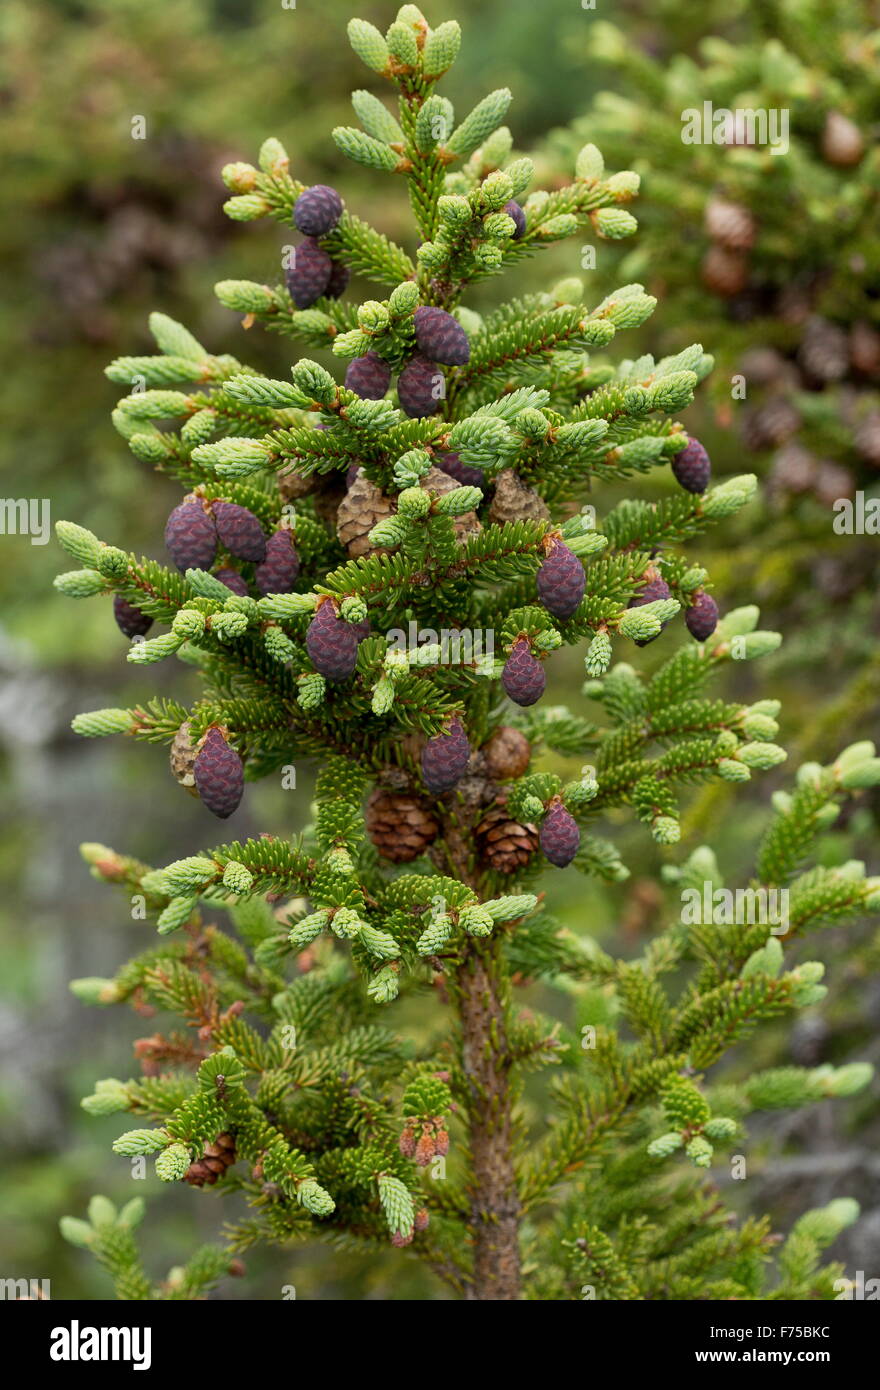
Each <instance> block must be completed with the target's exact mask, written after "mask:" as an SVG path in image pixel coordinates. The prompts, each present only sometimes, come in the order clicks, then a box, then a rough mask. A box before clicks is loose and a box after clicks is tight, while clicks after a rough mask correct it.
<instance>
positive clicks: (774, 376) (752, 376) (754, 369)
mask: <svg viewBox="0 0 880 1390" xmlns="http://www.w3.org/2000/svg"><path fill="white" fill-rule="evenodd" d="M739 370H740V371H741V372H742V374H743V376H744V377H745V378H746V381H747V382H748V384H749V385H750V386H770V385H771V384H772V383H773V382H775V381H778V380H779V378H780V377H781V376H783V375H785V373H786V371H791V368H790V367H789V364H788V363H787V362H786V360H785V358H784V357H783V356H782V353H781V352H777V351H776V349H775V348H771V347H756V348H749V350H748V352H745V353H743V355H742V357H741V358H740V362H739Z"/></svg>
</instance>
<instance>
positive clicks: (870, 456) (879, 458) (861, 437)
mask: <svg viewBox="0 0 880 1390" xmlns="http://www.w3.org/2000/svg"><path fill="white" fill-rule="evenodd" d="M855 443H856V448H857V449H858V451H859V453H860V454H861V455H862V457H863V458H865V459H867V461H868V463H873V464H874V465H875V466H877V467H880V411H878V410H872V411H871V413H870V414H869V415H866V416H865V418H864V420H862V422H861V424H860V425H859V427H858V429H857V430H856V434H855Z"/></svg>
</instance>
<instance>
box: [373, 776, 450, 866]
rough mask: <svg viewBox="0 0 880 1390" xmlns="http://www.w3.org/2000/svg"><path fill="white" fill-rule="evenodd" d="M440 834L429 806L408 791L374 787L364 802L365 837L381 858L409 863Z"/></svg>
mask: <svg viewBox="0 0 880 1390" xmlns="http://www.w3.org/2000/svg"><path fill="white" fill-rule="evenodd" d="M439 833H440V825H439V822H438V820H437V818H436V816H435V815H434V813H433V811H432V809H431V805H430V803H429V802H427V801H425V800H424V798H423V797H420V796H417V795H416V794H415V793H414V792H411V791H396V790H393V789H392V788H390V787H375V788H374V790H373V791H372V793H371V795H370V799H369V801H368V802H367V834H368V835H369V837H370V839H371V840H372V842H373V844H374V845H375V846H376V849H377V850H378V851H379V853H380V854H381V856H382V858H383V859H389V860H390V861H391V863H392V864H408V863H409V862H410V860H412V859H418V857H419V855H420V854H424V852H425V850H426V849H427V848H428V846H429V845H431V844H433V843H434V841H435V840H436V838H437V836H438V834H439Z"/></svg>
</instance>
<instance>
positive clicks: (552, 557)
mask: <svg viewBox="0 0 880 1390" xmlns="http://www.w3.org/2000/svg"><path fill="white" fill-rule="evenodd" d="M586 587H587V576H586V575H585V574H584V567H583V565H582V564H581V562H580V560H579V559H578V557H577V556H576V555H575V554H574V553H573V551H571V550H569V548H568V546H567V545H564V544H563V542H562V541H559V540H555V541H553V542H552V544H551V546H550V549H549V551H548V552H547V557H546V559H545V560H544V562H543V564H542V565H541V568H540V569H539V570H538V597H539V599H540V600H541V602H542V603H543V605H544V607H545V608H546V609H547V612H548V613H552V614H553V616H554V618H570V617H571V615H572V613H574V612H575V610H576V609H577V607H578V605H579V603H580V601H581V599H582V598H583V596H584V590H585V589H586Z"/></svg>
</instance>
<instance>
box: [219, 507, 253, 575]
mask: <svg viewBox="0 0 880 1390" xmlns="http://www.w3.org/2000/svg"><path fill="white" fill-rule="evenodd" d="M211 510H212V512H213V513H214V522H215V524H216V527H217V535H218V536H219V537H220V540H221V541H222V542H223V544H224V545H225V546H226V549H227V550H228V551H229V553H230V555H237V556H238V558H239V560H254V561H256V562H257V564H259V562H260V561H261V560H262V559H263V557H264V556H265V554H266V537H265V536H264V534H263V528H262V526H261V525H260V523H259V521H258V520H257V518H256V517H255V516H254V514H253V512H249V511H248V509H247V507H239V506H238V504H237V503H235V502H214V503H213V504H212V506H211Z"/></svg>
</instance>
